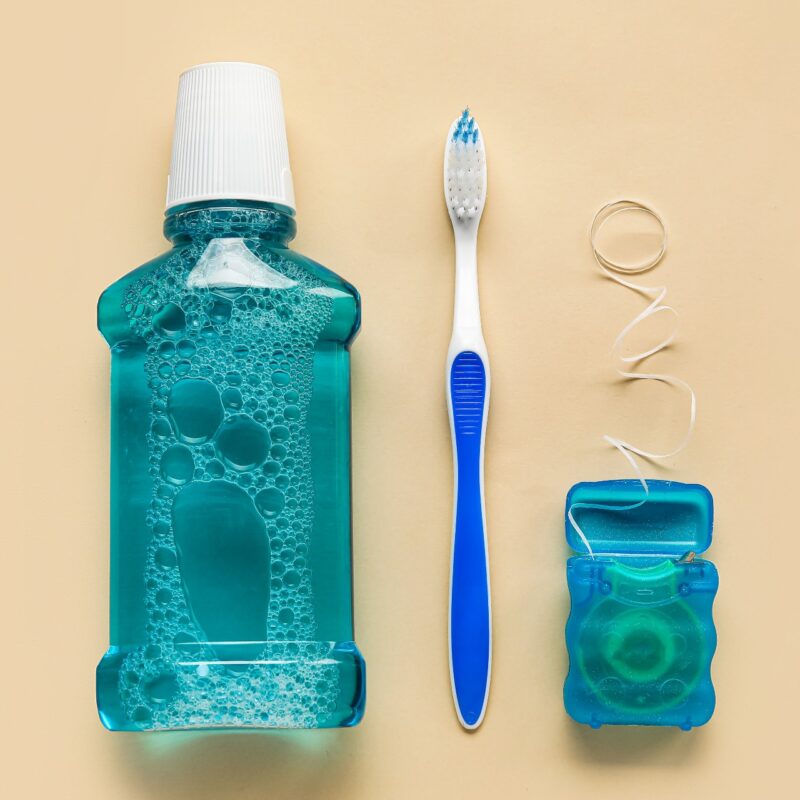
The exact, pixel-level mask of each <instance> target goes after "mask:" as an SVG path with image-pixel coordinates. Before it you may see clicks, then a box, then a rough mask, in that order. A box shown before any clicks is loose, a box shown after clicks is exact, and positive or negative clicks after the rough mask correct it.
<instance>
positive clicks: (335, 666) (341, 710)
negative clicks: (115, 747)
mask: <svg viewBox="0 0 800 800" xmlns="http://www.w3.org/2000/svg"><path fill="white" fill-rule="evenodd" d="M365 701H366V664H365V662H364V659H363V657H362V656H361V653H360V652H359V651H358V648H357V647H356V645H355V643H353V642H318V641H310V642H189V643H181V644H174V645H172V646H170V648H169V649H168V650H167V648H165V647H163V646H157V645H143V646H133V647H111V648H109V650H108V652H107V653H106V654H105V655H104V656H103V658H102V660H101V661H100V664H99V665H98V667H97V709H98V712H99V714H100V720H101V722H102V723H103V725H104V726H105V727H106V728H108V729H109V730H112V731H146V730H203V729H224V728H238V729H259V728H261V729H286V728H336V727H351V726H353V725H357V724H358V723H359V722H360V721H361V718H362V717H363V715H364V705H365Z"/></svg>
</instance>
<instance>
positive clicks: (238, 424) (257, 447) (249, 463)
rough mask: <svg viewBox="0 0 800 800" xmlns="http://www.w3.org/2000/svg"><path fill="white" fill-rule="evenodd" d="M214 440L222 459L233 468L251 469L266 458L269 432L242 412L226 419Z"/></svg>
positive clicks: (259, 464)
mask: <svg viewBox="0 0 800 800" xmlns="http://www.w3.org/2000/svg"><path fill="white" fill-rule="evenodd" d="M215 442H216V445H217V452H218V453H219V456H220V458H221V459H222V461H224V462H225V463H226V464H227V465H228V466H229V467H232V468H233V469H235V470H240V471H244V470H249V469H253V468H254V467H258V466H261V464H263V463H264V462H265V461H266V460H267V453H268V451H269V434H268V433H267V430H266V428H264V426H263V425H259V424H258V423H257V422H254V421H253V420H252V419H251V418H250V417H248V416H246V415H244V414H237V415H236V416H233V417H230V418H229V419H228V420H226V421H225V422H224V423H223V425H222V427H221V428H220V430H219V433H217V436H216V440H215Z"/></svg>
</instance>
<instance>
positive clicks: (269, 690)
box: [119, 243, 338, 728]
mask: <svg viewBox="0 0 800 800" xmlns="http://www.w3.org/2000/svg"><path fill="white" fill-rule="evenodd" d="M205 246H206V245H205V243H199V244H198V245H197V246H196V247H195V249H192V248H191V247H190V248H189V249H186V250H184V251H182V252H181V254H176V255H175V256H173V257H172V258H171V259H169V260H168V261H167V262H165V264H164V265H163V266H162V267H160V270H161V272H160V273H158V274H156V275H155V276H150V277H149V278H148V279H147V281H141V282H139V283H138V284H133V286H132V287H131V289H130V290H129V292H128V294H127V295H126V298H125V301H124V305H125V308H126V311H127V313H128V317H129V320H130V322H131V326H132V329H133V330H134V332H135V333H137V334H138V335H139V336H141V337H142V338H143V339H144V341H145V342H146V344H147V346H148V349H147V354H148V355H147V362H146V366H145V368H146V371H147V377H148V380H149V382H150V386H151V387H152V391H153V395H152V398H153V399H152V404H151V407H152V412H153V417H152V421H151V424H150V428H149V433H148V435H147V447H148V456H149V460H150V464H151V475H152V476H153V480H154V486H153V500H152V503H151V506H150V509H149V511H148V520H149V524H150V525H151V526H152V531H153V537H152V543H151V545H150V546H149V549H148V553H147V566H146V568H145V574H144V576H143V580H144V584H145V590H146V595H145V609H146V622H145V629H146V631H147V642H146V643H143V644H142V646H141V647H139V648H137V649H135V650H132V651H131V652H130V653H129V654H128V655H126V657H125V662H124V665H123V668H122V669H121V670H120V676H121V677H120V683H119V692H120V697H121V700H122V702H123V704H124V707H125V709H126V713H127V714H128V717H129V718H130V719H131V720H132V721H133V723H134V724H136V725H139V726H141V727H154V728H160V727H161V728H163V727H174V726H187V725H188V726H193V725H244V726H246V725H258V726H263V725H268V726H277V727H281V726H296V725H314V724H316V721H317V720H319V719H322V718H323V717H324V716H325V715H326V714H328V713H329V712H330V711H331V710H332V708H333V707H335V703H336V698H337V694H338V669H337V667H336V665H335V664H333V663H332V662H330V660H329V659H328V658H327V656H328V649H327V648H328V645H327V644H326V643H324V642H316V641H314V639H315V635H316V623H315V614H314V604H313V596H312V584H311V580H310V571H309V568H308V562H307V558H306V555H305V554H306V553H307V552H308V544H309V537H310V535H311V529H312V522H313V518H312V513H313V512H312V509H313V483H312V480H311V450H310V442H309V440H308V434H307V432H306V431H305V430H304V429H303V427H302V426H301V425H299V424H298V422H299V421H300V420H301V419H302V418H303V415H304V413H305V409H306V408H307V407H308V403H309V401H310V396H311V383H312V372H311V370H312V365H313V348H314V344H315V342H316V340H317V337H318V336H319V333H320V332H321V331H322V330H323V328H325V326H326V325H327V324H328V321H329V319H330V314H331V310H332V305H331V301H330V299H329V298H327V297H325V296H324V295H321V294H315V293H308V292H306V291H305V289H308V288H313V287H315V286H317V285H319V284H317V283H315V282H314V281H315V279H314V278H312V277H311V276H310V275H308V274H307V273H306V272H304V271H303V270H302V269H299V268H296V267H295V266H294V265H293V264H292V263H291V262H284V261H283V260H281V259H280V258H279V257H277V256H275V255H273V254H270V253H265V254H264V257H265V258H268V259H271V260H272V261H271V265H272V266H273V267H274V268H276V269H279V271H283V272H285V274H286V275H287V276H288V277H289V278H291V280H292V281H293V283H292V285H293V286H296V287H297V289H282V290H280V291H273V290H270V289H254V288H249V287H216V288H214V290H213V292H212V291H209V290H207V289H190V288H188V287H187V285H186V275H187V272H186V270H187V267H188V268H189V269H191V268H192V267H193V266H194V264H195V263H196V262H197V261H198V260H199V258H200V256H201V254H202V249H203V248H204V247H205ZM300 293H302V298H301V296H300ZM291 296H294V297H296V300H292V299H291ZM301 299H302V302H300V301H301ZM282 465H284V466H285V472H282V471H281V467H282ZM215 639H216V640H224V641H233V640H238V641H251V642H256V643H257V644H255V645H252V647H253V648H254V649H253V651H252V653H251V654H250V656H249V657H250V658H252V660H251V661H249V662H247V663H244V664H243V665H241V666H238V667H237V668H236V669H232V668H227V667H224V666H222V665H221V664H220V660H221V659H222V655H221V654H220V653H219V652H217V651H216V650H215V649H214V645H213V644H209V642H213V641H214V640H215ZM294 640H302V641H294ZM187 664H190V665H192V664H193V665H195V666H186V665H187Z"/></svg>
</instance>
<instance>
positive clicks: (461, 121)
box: [453, 107, 478, 144]
mask: <svg viewBox="0 0 800 800" xmlns="http://www.w3.org/2000/svg"><path fill="white" fill-rule="evenodd" d="M459 139H460V140H461V141H462V142H463V143H464V144H468V143H469V142H472V144H476V143H477V141H478V129H477V128H476V127H475V118H474V117H471V116H470V115H469V107H467V108H465V109H464V110H463V111H462V112H461V116H460V117H459V118H458V120H457V122H456V125H455V127H454V128H453V141H454V142H457V141H458V140H459Z"/></svg>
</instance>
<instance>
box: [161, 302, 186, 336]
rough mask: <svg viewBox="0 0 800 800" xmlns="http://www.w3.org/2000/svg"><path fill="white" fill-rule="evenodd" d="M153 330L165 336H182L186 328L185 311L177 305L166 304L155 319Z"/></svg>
mask: <svg viewBox="0 0 800 800" xmlns="http://www.w3.org/2000/svg"><path fill="white" fill-rule="evenodd" d="M153 328H155V330H157V331H158V332H159V333H161V334H163V335H164V336H180V335H181V334H182V333H183V331H184V328H186V316H185V315H184V313H183V309H182V308H181V307H180V306H179V305H176V304H175V303H166V304H165V305H164V306H163V307H162V308H161V309H160V310H159V311H158V312H157V313H156V314H155V316H154V317H153Z"/></svg>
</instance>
